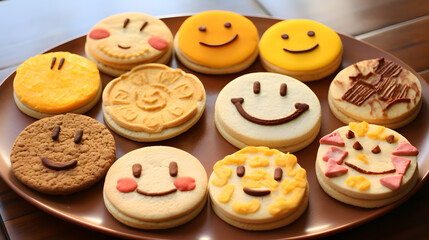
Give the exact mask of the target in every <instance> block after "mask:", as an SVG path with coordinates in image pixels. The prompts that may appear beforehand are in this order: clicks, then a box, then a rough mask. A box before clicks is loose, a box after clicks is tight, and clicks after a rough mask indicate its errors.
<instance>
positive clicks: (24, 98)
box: [13, 52, 102, 119]
mask: <svg viewBox="0 0 429 240" xmlns="http://www.w3.org/2000/svg"><path fill="white" fill-rule="evenodd" d="M13 90H14V91H13V96H14V100H15V103H16V105H17V106H18V108H19V109H20V110H21V111H22V112H23V113H25V114H27V115H29V116H31V117H33V118H37V119H40V118H44V117H50V116H53V115H56V114H62V113H67V112H73V113H84V112H87V111H89V110H90V109H91V108H92V107H94V106H95V105H96V104H97V103H98V100H100V97H101V92H102V87H101V80H100V74H99V72H98V69H97V66H96V65H95V64H94V63H93V62H91V61H90V60H88V59H86V58H84V57H82V56H79V55H76V54H72V53H69V52H51V53H45V54H41V55H37V56H34V57H31V58H29V59H27V60H26V61H25V62H23V63H22V64H21V65H19V67H18V69H17V70H16V75H15V78H14V80H13Z"/></svg>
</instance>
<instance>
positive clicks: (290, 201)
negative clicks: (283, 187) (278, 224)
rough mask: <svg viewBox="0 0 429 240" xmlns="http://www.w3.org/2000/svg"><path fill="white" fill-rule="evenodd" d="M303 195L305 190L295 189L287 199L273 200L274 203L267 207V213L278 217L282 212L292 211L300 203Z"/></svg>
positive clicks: (281, 197)
mask: <svg viewBox="0 0 429 240" xmlns="http://www.w3.org/2000/svg"><path fill="white" fill-rule="evenodd" d="M304 193H305V188H295V189H294V190H293V192H292V195H291V196H290V197H289V198H286V197H284V196H280V197H278V198H276V199H275V201H274V203H272V204H270V206H268V211H269V213H270V214H272V215H278V214H279V213H282V212H283V211H286V210H289V209H294V208H296V207H298V204H299V203H300V202H301V201H302V198H303V196H304Z"/></svg>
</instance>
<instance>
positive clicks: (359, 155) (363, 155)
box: [356, 153, 368, 164]
mask: <svg viewBox="0 0 429 240" xmlns="http://www.w3.org/2000/svg"><path fill="white" fill-rule="evenodd" d="M356 158H357V159H359V160H361V161H362V162H364V163H366V164H368V158H367V157H366V156H365V154H363V153H361V154H358V155H356Z"/></svg>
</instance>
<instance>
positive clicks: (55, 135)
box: [52, 125, 61, 140]
mask: <svg viewBox="0 0 429 240" xmlns="http://www.w3.org/2000/svg"><path fill="white" fill-rule="evenodd" d="M60 130H61V128H60V126H59V125H55V127H54V130H53V131H52V140H58V136H60Z"/></svg>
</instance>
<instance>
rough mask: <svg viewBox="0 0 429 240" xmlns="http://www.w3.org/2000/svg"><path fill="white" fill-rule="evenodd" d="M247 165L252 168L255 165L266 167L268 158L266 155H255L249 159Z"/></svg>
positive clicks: (255, 166)
mask: <svg viewBox="0 0 429 240" xmlns="http://www.w3.org/2000/svg"><path fill="white" fill-rule="evenodd" d="M248 164H249V166H250V167H252V168H257V167H268V166H270V160H268V158H267V157H266V156H256V157H254V158H252V159H250V160H249V162H248Z"/></svg>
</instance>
